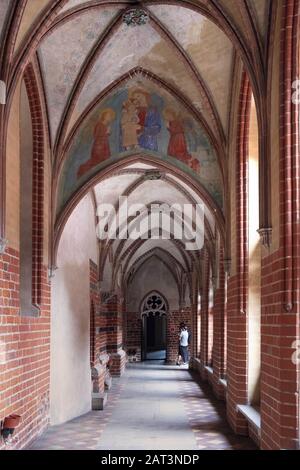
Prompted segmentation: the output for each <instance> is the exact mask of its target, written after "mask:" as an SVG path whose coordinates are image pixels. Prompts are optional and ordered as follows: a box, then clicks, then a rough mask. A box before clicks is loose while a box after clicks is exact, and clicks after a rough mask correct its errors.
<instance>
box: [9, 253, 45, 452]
mask: <svg viewBox="0 0 300 470" xmlns="http://www.w3.org/2000/svg"><path fill="white" fill-rule="evenodd" d="M41 281H42V282H41V304H40V316H39V317H38V318H36V317H35V318H34V317H21V316H20V315H19V253H18V252H17V251H16V250H13V249H11V248H7V250H6V253H5V254H3V255H0V286H1V288H0V419H1V420H2V419H4V417H5V416H7V415H9V414H10V413H17V414H19V415H21V417H22V421H21V424H20V425H19V427H18V428H17V429H16V431H15V433H14V439H15V442H14V444H13V447H14V448H16V449H20V448H22V447H24V446H25V445H26V444H28V443H29V442H30V441H31V440H32V439H34V438H35V437H36V436H37V435H39V434H40V433H41V432H42V431H43V430H44V429H45V428H46V426H47V425H48V422H49V376H50V287H49V283H48V279H47V269H46V268H45V267H44V268H43V270H42V273H41ZM0 448H4V445H3V442H1V444H0Z"/></svg>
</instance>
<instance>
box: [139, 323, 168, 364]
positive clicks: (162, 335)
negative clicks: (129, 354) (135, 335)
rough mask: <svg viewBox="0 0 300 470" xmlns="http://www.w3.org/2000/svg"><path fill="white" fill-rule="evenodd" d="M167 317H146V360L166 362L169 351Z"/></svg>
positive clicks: (144, 347)
mask: <svg viewBox="0 0 300 470" xmlns="http://www.w3.org/2000/svg"><path fill="white" fill-rule="evenodd" d="M166 323H167V321H166V315H162V316H158V315H157V316H156V315H149V316H147V317H146V316H145V317H144V320H143V326H144V328H143V330H144V331H143V332H144V335H143V336H144V344H143V350H144V354H143V359H144V360H165V359H166V352H167V351H166V349H167V324H166Z"/></svg>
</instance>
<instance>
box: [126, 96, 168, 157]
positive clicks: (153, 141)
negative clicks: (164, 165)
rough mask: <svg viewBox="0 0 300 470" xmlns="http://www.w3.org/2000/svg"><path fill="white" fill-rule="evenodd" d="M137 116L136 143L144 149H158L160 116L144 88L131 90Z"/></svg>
mask: <svg viewBox="0 0 300 470" xmlns="http://www.w3.org/2000/svg"><path fill="white" fill-rule="evenodd" d="M131 99H132V101H133V102H134V104H135V106H136V109H137V114H138V118H139V122H138V124H139V126H140V129H139V130H138V144H139V146H140V147H142V148H144V149H146V150H154V151H155V152H157V151H158V143H157V138H158V134H159V133H160V131H161V118H160V114H159V111H158V109H157V108H156V107H155V106H154V105H153V104H152V103H151V96H150V94H149V93H147V92H146V91H144V90H141V89H135V90H133V91H132V92H131Z"/></svg>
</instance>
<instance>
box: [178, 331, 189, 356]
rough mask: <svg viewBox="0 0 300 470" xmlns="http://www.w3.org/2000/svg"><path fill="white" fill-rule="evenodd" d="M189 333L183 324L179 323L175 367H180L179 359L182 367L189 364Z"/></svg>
mask: <svg viewBox="0 0 300 470" xmlns="http://www.w3.org/2000/svg"><path fill="white" fill-rule="evenodd" d="M188 347H189V332H188V329H187V326H186V324H185V323H183V322H182V323H180V333H179V354H178V360H177V365H180V357H181V359H182V363H183V365H185V364H187V363H188V362H189V351H188Z"/></svg>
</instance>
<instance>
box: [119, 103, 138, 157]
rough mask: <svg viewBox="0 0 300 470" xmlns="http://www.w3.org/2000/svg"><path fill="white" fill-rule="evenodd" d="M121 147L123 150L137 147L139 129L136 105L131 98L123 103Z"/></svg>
mask: <svg viewBox="0 0 300 470" xmlns="http://www.w3.org/2000/svg"><path fill="white" fill-rule="evenodd" d="M121 127H122V147H123V149H124V150H130V149H135V148H137V147H138V131H139V130H140V129H141V126H140V124H139V116H138V111H137V108H136V105H135V103H134V101H133V100H127V101H125V103H123V109H122V117H121Z"/></svg>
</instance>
